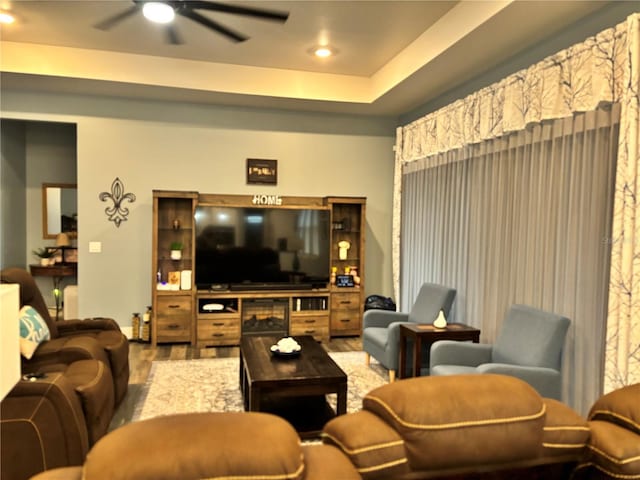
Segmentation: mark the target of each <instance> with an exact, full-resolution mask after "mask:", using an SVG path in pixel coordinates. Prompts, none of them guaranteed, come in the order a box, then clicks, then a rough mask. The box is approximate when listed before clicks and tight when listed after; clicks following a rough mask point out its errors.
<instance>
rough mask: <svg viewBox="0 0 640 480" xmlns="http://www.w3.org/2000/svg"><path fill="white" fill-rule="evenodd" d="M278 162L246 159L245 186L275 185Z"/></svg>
mask: <svg viewBox="0 0 640 480" xmlns="http://www.w3.org/2000/svg"><path fill="white" fill-rule="evenodd" d="M277 184H278V161H277V160H266V159H261V158H247V185H277Z"/></svg>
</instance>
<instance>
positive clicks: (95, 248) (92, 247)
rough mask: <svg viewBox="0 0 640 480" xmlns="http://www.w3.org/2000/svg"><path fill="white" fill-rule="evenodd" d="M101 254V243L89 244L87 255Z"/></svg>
mask: <svg viewBox="0 0 640 480" xmlns="http://www.w3.org/2000/svg"><path fill="white" fill-rule="evenodd" d="M100 252H102V242H89V253H100Z"/></svg>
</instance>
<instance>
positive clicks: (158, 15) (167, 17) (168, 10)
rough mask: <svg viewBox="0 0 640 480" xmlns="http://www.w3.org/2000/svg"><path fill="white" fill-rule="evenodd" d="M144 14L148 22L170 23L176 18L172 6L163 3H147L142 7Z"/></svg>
mask: <svg viewBox="0 0 640 480" xmlns="http://www.w3.org/2000/svg"><path fill="white" fill-rule="evenodd" d="M142 14H143V15H144V16H145V18H146V19H147V20H150V21H152V22H155V23H170V22H172V21H173V19H174V18H175V16H176V12H175V11H174V10H173V7H171V5H168V4H166V3H162V2H147V3H145V4H144V6H143V7H142Z"/></svg>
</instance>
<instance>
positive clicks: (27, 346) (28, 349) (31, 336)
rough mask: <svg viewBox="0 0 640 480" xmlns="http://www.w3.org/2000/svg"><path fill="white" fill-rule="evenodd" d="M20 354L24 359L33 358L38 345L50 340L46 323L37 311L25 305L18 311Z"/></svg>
mask: <svg viewBox="0 0 640 480" xmlns="http://www.w3.org/2000/svg"><path fill="white" fill-rule="evenodd" d="M19 317H20V353H21V354H22V356H23V357H25V358H26V359H30V358H31V357H33V352H35V351H36V348H38V345H40V344H41V343H42V342H44V341H45V340H49V339H50V338H51V334H50V333H49V327H47V322H45V321H44V319H43V318H42V317H41V316H40V314H39V313H38V311H37V310H36V309H35V308H33V307H31V306H29V305H25V306H24V307H22V308H21V309H20V315H19Z"/></svg>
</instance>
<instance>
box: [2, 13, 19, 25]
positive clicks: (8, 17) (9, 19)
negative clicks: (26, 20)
mask: <svg viewBox="0 0 640 480" xmlns="http://www.w3.org/2000/svg"><path fill="white" fill-rule="evenodd" d="M15 21H16V17H14V16H13V15H12V14H11V13H9V12H7V11H5V10H0V23H3V24H7V25H8V24H10V23H13V22H15Z"/></svg>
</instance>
